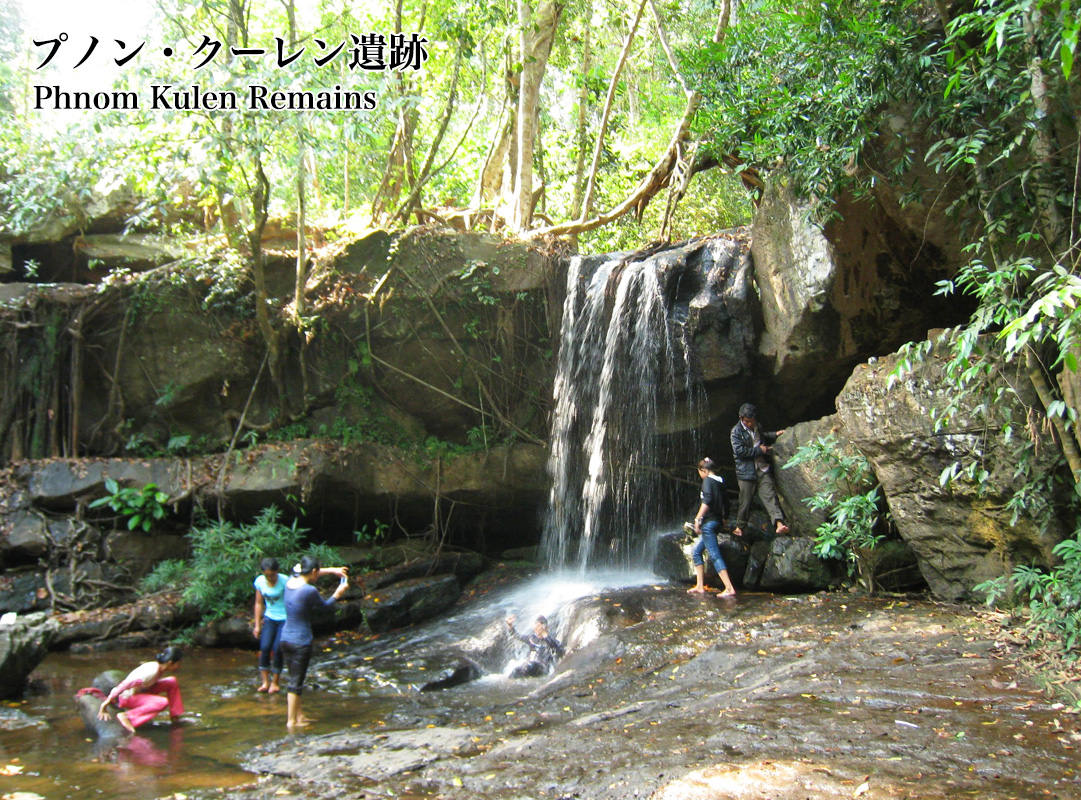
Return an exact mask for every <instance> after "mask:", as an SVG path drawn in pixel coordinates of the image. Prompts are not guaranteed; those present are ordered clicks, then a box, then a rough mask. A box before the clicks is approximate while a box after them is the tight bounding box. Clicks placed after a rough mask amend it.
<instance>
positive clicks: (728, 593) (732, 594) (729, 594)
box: [717, 589, 736, 597]
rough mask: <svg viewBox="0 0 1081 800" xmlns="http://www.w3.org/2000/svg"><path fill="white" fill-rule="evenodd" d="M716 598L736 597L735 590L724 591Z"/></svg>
mask: <svg viewBox="0 0 1081 800" xmlns="http://www.w3.org/2000/svg"><path fill="white" fill-rule="evenodd" d="M717 596H718V597H735V596H736V590H735V589H725V590H724V591H723V592H721V593H720V594H719V595H717Z"/></svg>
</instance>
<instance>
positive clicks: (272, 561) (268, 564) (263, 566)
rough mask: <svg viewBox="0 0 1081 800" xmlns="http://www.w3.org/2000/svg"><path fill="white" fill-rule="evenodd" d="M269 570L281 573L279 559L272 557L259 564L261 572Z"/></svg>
mask: <svg viewBox="0 0 1081 800" xmlns="http://www.w3.org/2000/svg"><path fill="white" fill-rule="evenodd" d="M268 569H269V570H272V571H274V572H278V571H279V567H278V559H276V558H271V557H270V556H267V557H266V558H264V559H263V560H262V561H260V562H259V571H260V572H266V571H267V570H268Z"/></svg>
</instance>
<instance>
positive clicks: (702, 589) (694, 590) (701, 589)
mask: <svg viewBox="0 0 1081 800" xmlns="http://www.w3.org/2000/svg"><path fill="white" fill-rule="evenodd" d="M707 591H708V590H707V589H706V587H705V586H695V587H693V588H691V589H688V590H687V594H705V593H706V592H707Z"/></svg>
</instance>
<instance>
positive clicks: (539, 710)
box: [231, 585, 1081, 800]
mask: <svg viewBox="0 0 1081 800" xmlns="http://www.w3.org/2000/svg"><path fill="white" fill-rule="evenodd" d="M495 613H496V609H490V610H489V613H488V616H494V615H495ZM572 617H574V618H576V619H575V630H576V631H577V632H578V633H577V637H578V641H568V642H567V643H568V645H569V646H570V648H571V649H572V650H573V651H574V652H571V653H570V654H569V655H568V656H567V657H566V658H565V659H563V660H562V662H561V663H560V665H559V668H558V670H557V671H556V672H555V673H554V674H553V675H551V676H550V677H549V678H548V679H538V680H535V681H511V680H508V679H506V678H503V677H502V676H500V675H495V676H493V675H489V676H486V677H484V678H482V679H481V680H479V681H475V682H472V683H468V684H466V685H463V686H458V687H455V688H449V689H446V690H444V691H441V692H434V693H424V694H421V693H419V692H417V691H412V690H410V689H409V688H407V686H406V684H407V683H410V682H411V677H413V676H415V675H422V674H425V673H423V672H421V673H417V672H416V670H417V669H425V668H427V669H429V670H432V669H433V668H434V667H435V662H436V661H437V660H438V659H436V658H434V656H435V655H438V654H440V653H442V654H443V656H444V657H445V659H444V660H446V661H448V662H449V661H450V660H451V658H452V653H451V652H450V651H451V650H453V648H452V647H450V646H448V645H447V644H446V642H445V641H443V642H432V641H431V635H430V634H424V633H420V632H418V634H417V636H416V638H415V639H413V640H411V641H407V640H406V639H405V638H404V637H400V638H399V637H395V638H394V640H393V641H391V642H379V643H369V644H366V645H363V646H360V647H359V648H358V647H357V646H355V645H354V646H350V647H348V648H346V649H345V650H342V651H338V650H337V648H335V650H336V652H335V653H334V654H332V655H331V656H329V657H328V658H329V661H328V662H327V663H325V664H324V666H323V667H322V668H320V669H317V670H316V678H315V680H316V682H317V683H319V684H320V685H321V686H322V688H323V689H324V690H326V691H334V692H346V691H348V689H347V688H346V687H348V685H349V684H350V683H351V682H356V681H358V680H359V679H361V678H363V679H364V680H365V682H366V683H367V684H368V686H369V691H370V692H371V693H370V694H369V695H368V697H369V700H370V702H371V703H372V704H374V707H378V708H381V709H383V711H385V712H386V713H383V711H380V712H377V713H378V716H379V718H378V719H377V720H375V721H370V720H369V721H366V722H364V723H361V724H358V725H356V726H354V728H353V729H350V730H345V731H341V732H338V733H330V734H322V735H317V736H316V735H312V736H303V735H301V736H296V737H292V738H287V739H282V740H279V741H275V742H270V743H268V744H266V745H264V746H261V747H259V748H257V749H256V750H254V751H251V752H250V753H249V754H248V755H247V756H246V757H245V758H244V763H245V765H246V766H247V767H248V768H249V769H253V770H255V771H257V772H259V773H261V774H262V775H263V776H264V777H263V778H261V779H260V781H259V783H258V784H257V785H253V786H252V787H248V788H246V789H241V790H239V791H236V790H234V791H233V792H232V793H231V796H234V797H241V798H249V799H250V800H254V798H263V797H286V798H288V797H305V798H330V797H340V796H350V797H386V796H407V797H417V798H419V797H433V798H434V797H448V798H450V797H453V798H467V797H468V798H493V800H494V799H496V798H499V799H500V800H503V799H504V798H507V799H509V798H524V797H529V798H539V797H560V798H572V797H577V798H612V799H613V800H615V798H628V797H634V796H640V797H649V796H652V797H654V798H657V800H661V799H662V798H663V800H676V799H677V798H679V799H680V800H684V799H689V798H711V799H716V798H752V797H754V798H759V797H771V798H805V797H833V796H838V797H840V796H844V797H853V796H857V797H858V796H866V797H913V798H915V797H919V798H954V797H957V796H966V795H967V796H978V797H981V798H1008V797H1037V796H1045V797H1059V798H1076V797H1081V779H1079V777H1078V774H1077V772H1076V763H1077V760H1076V753H1077V751H1076V749H1075V748H1077V747H1078V746H1081V732H1079V724H1078V722H1079V720H1078V717H1077V716H1076V715H1070V714H1066V713H1064V711H1065V709H1063V708H1062V707H1061V706H1058V707H1056V706H1054V705H1052V704H1051V703H1050V701H1048V700H1046V699H1045V698H1044V696H1043V695H1041V694H1040V693H1039V692H1038V691H1036V690H1035V689H1034V688H1033V687H1032V686H1031V685H1029V684H1026V683H1025V681H1024V680H1023V679H1021V678H1019V677H1018V676H1017V674H1016V672H1015V669H1014V667H1013V665H1012V664H1011V662H1010V659H1009V657H1008V653H1006V652H1005V651H1004V650H1002V649H1000V648H999V646H998V645H996V644H995V643H994V641H993V640H992V639H991V638H990V637H989V636H988V635H987V634H986V632H985V631H984V630H983V629H982V628H981V626H980V624H979V623H978V622H977V621H975V620H974V619H972V618H971V617H970V616H968V612H967V611H966V610H965V609H962V608H960V607H955V606H944V605H938V604H931V603H925V602H920V601H916V600H899V599H892V600H889V599H870V598H865V597H860V596H855V595H849V594H841V593H834V594H818V595H811V596H800V597H789V598H781V597H772V596H767V595H752V594H743V595H740V596H739V597H738V598H736V599H735V600H731V601H721V600H719V599H718V598H716V597H715V596H712V595H711V596H707V597H696V596H691V595H687V594H686V593H685V592H684V591H683V588H682V587H678V586H666V585H657V586H644V587H640V588H636V589H623V590H615V591H607V592H602V593H600V594H598V595H597V596H594V597H590V598H586V599H584V600H582V601H580V602H579V603H578V604H577V607H576V610H573V611H568V612H566V616H565V619H567V620H570V619H571V618H572ZM502 624H503V623H502V621H501V620H498V619H496V620H488V621H487V622H482V620H481V619H480V618H478V617H474V618H472V619H471V621H469V623H468V625H466V628H471V629H474V633H476V636H475V637H474V638H475V641H474V644H475V643H476V641H479V640H487V641H490V640H492V637H494V636H495V633H494V632H495V630H496V629H497V628H498V627H500V626H501V625H502ZM486 631H487V632H488V633H486ZM590 631H591V633H590ZM465 644H466V645H468V644H469V642H465ZM369 659H370V660H369ZM373 663H374V664H377V665H378V666H377V667H373V666H371V665H372V664H373ZM365 665H367V666H365ZM411 671H412V672H411ZM376 673H378V674H379V675H381V676H382V678H383V683H382V684H380V685H379V686H377V685H376V682H375V681H373V680H371V678H372V677H373V676H374V675H375V674H376ZM437 674H438V673H437ZM380 687H381V688H380ZM390 696H394V697H395V698H396V700H395V703H394V706H393V708H392V709H389V708H386V707H385V706H384V705H383V700H381V699H380V698H387V697H390ZM359 718H360V717H358V719H359ZM864 783H867V784H868V785H867V787H865V788H862V787H863V784H864Z"/></svg>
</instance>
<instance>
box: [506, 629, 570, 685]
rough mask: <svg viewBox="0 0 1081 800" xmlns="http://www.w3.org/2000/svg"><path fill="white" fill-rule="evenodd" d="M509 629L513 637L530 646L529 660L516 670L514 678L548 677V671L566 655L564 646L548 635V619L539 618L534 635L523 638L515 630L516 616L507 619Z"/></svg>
mask: <svg viewBox="0 0 1081 800" xmlns="http://www.w3.org/2000/svg"><path fill="white" fill-rule="evenodd" d="M507 628H508V629H509V630H510V633H511V636H513V637H514V638H515V639H517V640H518V641H520V642H524V643H525V644H527V645H528V646H529V660H528V661H527V662H526V663H525V664H521V665H520V666H517V667H515V668H514V671H513V672H511V674H510V676H511V677H512V678H539V677H540V676H542V675H547V674H548V670H549V669H551V667H552V665H553V664H554V663H555V662H556V660H557V659H559V658H562V657H563V654H564V650H563V645H562V644H560V642H559V640H558V639H556V638H555V637H554V636H552V635H551V634H549V633H548V618H547V617H545V616H544V615H541V616H538V617H537V620H536V622H534V623H533V633H530V634H528V635H527V636H523V635H522V634H520V633H518V631H516V630H515V629H514V615H511V616H509V617H507Z"/></svg>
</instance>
